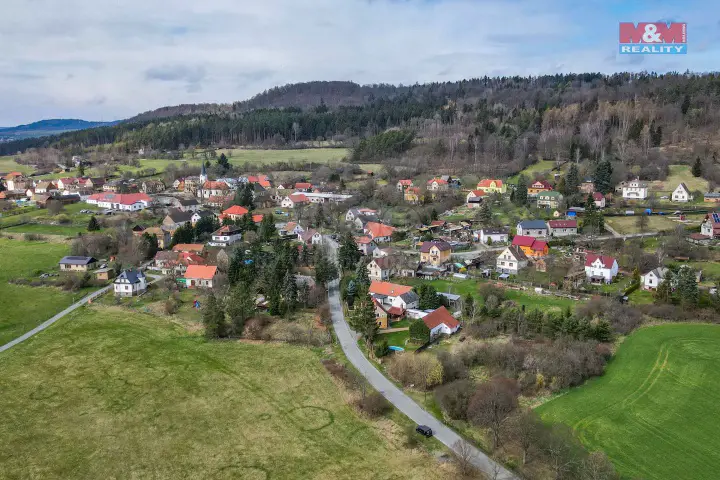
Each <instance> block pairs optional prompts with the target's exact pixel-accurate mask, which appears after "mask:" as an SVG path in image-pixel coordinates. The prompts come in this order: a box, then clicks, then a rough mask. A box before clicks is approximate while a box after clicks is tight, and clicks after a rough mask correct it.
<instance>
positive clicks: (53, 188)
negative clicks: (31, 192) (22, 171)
mask: <svg viewBox="0 0 720 480" xmlns="http://www.w3.org/2000/svg"><path fill="white" fill-rule="evenodd" d="M57 191H58V188H57V185H55V184H54V183H53V182H37V184H36V185H35V193H51V192H57Z"/></svg>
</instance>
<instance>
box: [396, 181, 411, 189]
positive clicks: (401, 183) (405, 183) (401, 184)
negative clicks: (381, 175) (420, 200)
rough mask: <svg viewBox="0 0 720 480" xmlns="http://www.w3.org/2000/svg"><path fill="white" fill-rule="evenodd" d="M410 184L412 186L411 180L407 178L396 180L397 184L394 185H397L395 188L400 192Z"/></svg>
mask: <svg viewBox="0 0 720 480" xmlns="http://www.w3.org/2000/svg"><path fill="white" fill-rule="evenodd" d="M412 186H413V181H412V180H409V179H405V180H398V183H397V185H396V187H397V189H398V191H399V192H402V191H404V190H405V189H406V188H408V187H412Z"/></svg>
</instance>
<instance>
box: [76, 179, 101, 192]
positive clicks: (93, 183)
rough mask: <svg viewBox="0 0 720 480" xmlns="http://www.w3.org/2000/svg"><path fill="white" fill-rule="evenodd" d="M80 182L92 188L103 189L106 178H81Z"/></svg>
mask: <svg viewBox="0 0 720 480" xmlns="http://www.w3.org/2000/svg"><path fill="white" fill-rule="evenodd" d="M79 183H80V184H81V185H82V186H83V187H85V188H89V189H92V190H102V188H103V187H104V186H105V179H104V178H101V177H92V178H85V179H81V180H80V182H79Z"/></svg>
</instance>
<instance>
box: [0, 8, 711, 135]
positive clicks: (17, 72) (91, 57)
mask: <svg viewBox="0 0 720 480" xmlns="http://www.w3.org/2000/svg"><path fill="white" fill-rule="evenodd" d="M657 20H666V21H673V20H674V21H685V22H687V23H688V51H689V53H688V55H683V56H659V55H656V56H623V55H617V54H616V52H617V50H618V47H617V41H618V38H617V37H618V22H619V21H635V22H642V21H646V22H652V21H657ZM0 46H1V47H0V52H2V53H1V54H0V126H10V125H15V124H19V123H28V122H32V121H36V120H39V119H43V118H83V119H87V120H106V121H107V120H116V119H122V118H127V117H129V116H132V115H134V114H136V113H139V112H142V111H146V110H151V109H154V108H157V107H161V106H165V105H175V104H180V103H201V102H232V101H236V100H243V99H246V98H248V97H250V96H252V95H254V94H256V93H259V92H262V91H263V90H265V89H267V88H269V87H273V86H276V85H283V84H286V83H292V82H302V81H310V80H352V81H355V82H358V83H380V82H384V83H404V84H408V83H415V82H421V83H422V82H427V81H445V80H456V79H462V78H469V77H477V76H482V75H516V74H517V75H536V74H545V73H556V72H585V71H593V72H597V71H600V72H606V73H609V72H615V71H628V70H629V71H639V70H655V71H671V70H676V71H684V70H686V69H689V70H691V71H700V72H704V71H710V70H718V69H719V68H720V2H718V1H717V0H684V1H663V0H655V1H652V2H650V1H647V0H632V1H631V0H624V1H617V0H605V1H596V0H583V1H577V0H572V1H571V0H203V1H197V0H173V1H172V2H160V1H154V0H61V1H60V0H18V1H4V2H2V4H1V5H0Z"/></svg>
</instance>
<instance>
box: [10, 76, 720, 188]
mask: <svg viewBox="0 0 720 480" xmlns="http://www.w3.org/2000/svg"><path fill="white" fill-rule="evenodd" d="M719 100H720V75H718V74H714V73H713V74H702V75H693V74H665V75H656V74H629V73H622V74H615V75H610V76H605V75H601V74H594V73H590V74H579V75H553V76H544V77H530V78H526V77H503V78H487V77H486V78H478V79H472V80H463V81H459V82H447V83H430V84H424V85H411V86H399V87H394V86H387V85H378V86H367V87H361V86H358V85H355V84H352V83H348V82H314V83H310V84H300V85H289V86H285V87H280V88H276V89H273V90H270V91H268V92H265V93H263V94H261V95H258V96H256V97H254V98H252V99H250V100H248V101H247V102H240V103H236V104H234V105H230V106H224V107H220V106H214V107H213V108H215V110H212V109H210V107H207V106H188V107H187V108H188V111H187V114H185V115H181V116H174V117H169V118H165V119H146V120H144V121H138V122H124V123H121V124H118V125H115V126H112V127H104V128H97V129H91V130H84V131H80V132H74V133H67V134H63V135H59V136H55V137H50V138H45V139H29V140H24V141H19V142H10V143H6V144H0V155H6V154H12V153H15V152H17V151H22V150H25V149H27V148H32V147H52V148H56V149H59V150H60V151H61V152H63V154H65V155H67V154H69V153H70V152H72V151H77V150H81V149H83V148H87V147H91V146H93V145H96V144H98V143H99V144H114V148H115V149H116V150H117V151H119V150H121V149H124V150H125V151H126V152H132V151H134V150H136V149H138V148H140V147H144V148H151V149H156V150H178V149H182V148H188V147H190V146H200V147H206V146H213V145H256V146H264V147H274V148H288V147H292V146H294V145H297V144H298V143H301V142H308V141H322V140H333V141H334V142H335V143H336V144H337V143H339V144H344V145H348V146H352V145H355V144H357V143H358V142H359V141H360V140H361V139H363V138H367V137H370V136H373V135H376V134H378V133H381V132H383V131H386V130H387V129H391V128H395V127H399V128H401V129H403V130H407V131H411V132H413V138H414V140H413V144H414V146H415V147H416V148H414V149H413V150H412V153H413V154H416V153H418V152H417V151H418V150H419V151H420V153H421V154H422V155H424V156H423V157H422V158H421V161H420V160H419V159H420V157H418V156H416V157H415V158H414V163H412V162H410V161H409V160H408V161H407V163H408V164H411V165H415V166H417V165H424V166H425V167H446V168H450V167H452V168H457V169H467V168H470V169H472V170H475V171H484V172H488V173H496V174H501V173H504V172H513V171H518V170H519V169H521V168H522V167H523V166H524V165H527V164H528V163H532V162H533V161H534V160H535V159H537V158H544V159H552V160H558V161H563V160H568V159H577V158H578V157H581V158H590V159H597V158H599V157H600V156H602V155H609V156H611V158H613V159H616V160H618V161H619V162H621V163H623V164H626V165H628V166H633V165H635V166H642V168H644V169H646V170H643V171H641V173H642V174H643V175H648V176H649V177H652V176H653V172H655V171H658V170H661V169H662V168H663V166H664V165H665V166H666V165H667V164H668V162H673V163H677V162H685V163H688V162H689V161H692V160H695V158H696V157H701V159H703V160H705V159H709V158H711V157H712V158H713V161H714V160H715V159H716V158H717V153H716V151H717V149H718V139H717V131H718V129H719V128H720V111H719V110H718V109H717V105H718V104H719V103H720V101H719ZM269 107H272V108H269ZM277 107H283V108H277ZM173 108H179V107H173ZM192 108H196V109H197V110H198V111H197V112H196V113H192V112H191V111H190V110H191V109H192ZM208 109H210V110H208ZM208 111H209V112H210V113H208ZM376 144H382V142H380V143H376ZM373 145H375V144H373ZM402 153H404V152H402ZM375 156H376V157H378V158H375V159H370V158H367V159H363V160H367V161H371V160H385V158H380V157H382V156H383V153H382V151H379V152H378V153H376V154H375ZM390 156H396V157H397V156H401V155H400V153H398V152H395V153H394V154H393V155H390ZM401 160H402V159H401Z"/></svg>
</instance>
